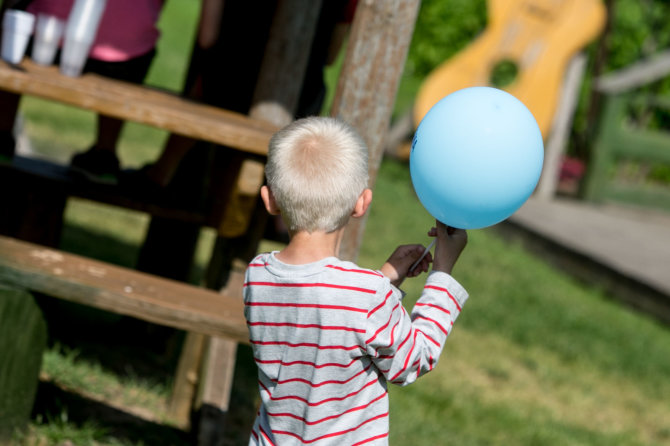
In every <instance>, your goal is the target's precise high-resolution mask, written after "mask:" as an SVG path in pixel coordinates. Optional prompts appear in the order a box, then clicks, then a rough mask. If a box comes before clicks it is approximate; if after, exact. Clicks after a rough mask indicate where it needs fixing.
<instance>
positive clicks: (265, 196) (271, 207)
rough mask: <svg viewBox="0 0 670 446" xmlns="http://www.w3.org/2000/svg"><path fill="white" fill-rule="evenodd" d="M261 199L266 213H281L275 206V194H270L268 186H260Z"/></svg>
mask: <svg viewBox="0 0 670 446" xmlns="http://www.w3.org/2000/svg"><path fill="white" fill-rule="evenodd" d="M261 199H262V200H263V204H264V205H265V209H267V211H268V214H270V215H279V214H281V211H280V210H279V206H277V202H276V201H275V196H274V195H272V191H271V190H270V188H269V187H267V186H263V187H261Z"/></svg>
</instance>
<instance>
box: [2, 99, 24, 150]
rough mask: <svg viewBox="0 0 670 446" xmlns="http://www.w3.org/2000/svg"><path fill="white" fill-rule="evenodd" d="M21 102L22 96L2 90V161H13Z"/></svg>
mask: <svg viewBox="0 0 670 446" xmlns="http://www.w3.org/2000/svg"><path fill="white" fill-rule="evenodd" d="M20 100H21V96H20V95H18V94H14V93H10V92H8V91H2V90H0V104H2V106H0V161H9V160H11V159H12V157H13V156H14V152H15V150H16V141H15V139H14V134H13V131H14V124H15V123H16V113H17V111H18V109H19V101H20Z"/></svg>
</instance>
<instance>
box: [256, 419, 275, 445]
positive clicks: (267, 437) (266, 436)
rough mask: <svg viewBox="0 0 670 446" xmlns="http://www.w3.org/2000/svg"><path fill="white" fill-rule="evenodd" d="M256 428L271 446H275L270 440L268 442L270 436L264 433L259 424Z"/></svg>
mask: <svg viewBox="0 0 670 446" xmlns="http://www.w3.org/2000/svg"><path fill="white" fill-rule="evenodd" d="M258 428H259V429H260V431H261V434H262V435H263V437H265V440H266V441H267V442H268V443H270V445H271V446H275V444H274V443H273V442H272V440H270V436H269V435H268V434H267V432H265V429H263V426H261V425H260V423H259V424H258ZM273 433H274V432H273Z"/></svg>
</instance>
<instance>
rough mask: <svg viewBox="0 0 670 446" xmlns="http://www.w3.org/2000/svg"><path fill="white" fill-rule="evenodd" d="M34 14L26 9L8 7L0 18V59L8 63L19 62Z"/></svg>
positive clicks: (25, 45)
mask: <svg viewBox="0 0 670 446" xmlns="http://www.w3.org/2000/svg"><path fill="white" fill-rule="evenodd" d="M34 25H35V16H34V15H33V14H31V13H29V12H26V11H20V10H18V9H8V10H7V11H5V15H4V17H3V18H2V59H3V60H6V61H7V62H9V63H13V64H17V63H19V62H21V59H23V56H24V55H25V54H26V48H27V47H28V41H29V40H30V36H31V34H32V33H33V26H34Z"/></svg>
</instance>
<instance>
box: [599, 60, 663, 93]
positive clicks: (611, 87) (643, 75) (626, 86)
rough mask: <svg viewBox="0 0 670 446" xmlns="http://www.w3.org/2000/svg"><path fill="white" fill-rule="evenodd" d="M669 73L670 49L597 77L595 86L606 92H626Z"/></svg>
mask: <svg viewBox="0 0 670 446" xmlns="http://www.w3.org/2000/svg"><path fill="white" fill-rule="evenodd" d="M668 74H670V50H665V51H661V52H659V53H657V54H654V55H653V56H651V57H650V58H648V59H645V60H641V61H639V62H636V63H634V64H632V65H629V66H628V67H626V68H622V69H620V70H617V71H615V72H613V73H607V74H605V75H603V76H601V77H599V78H597V79H596V82H595V88H596V90H598V91H599V92H601V93H606V94H619V93H625V92H628V91H630V90H633V89H635V88H639V87H641V86H643V85H647V84H650V83H652V82H655V81H657V80H659V79H662V78H664V77H666V76H667V75H668Z"/></svg>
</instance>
